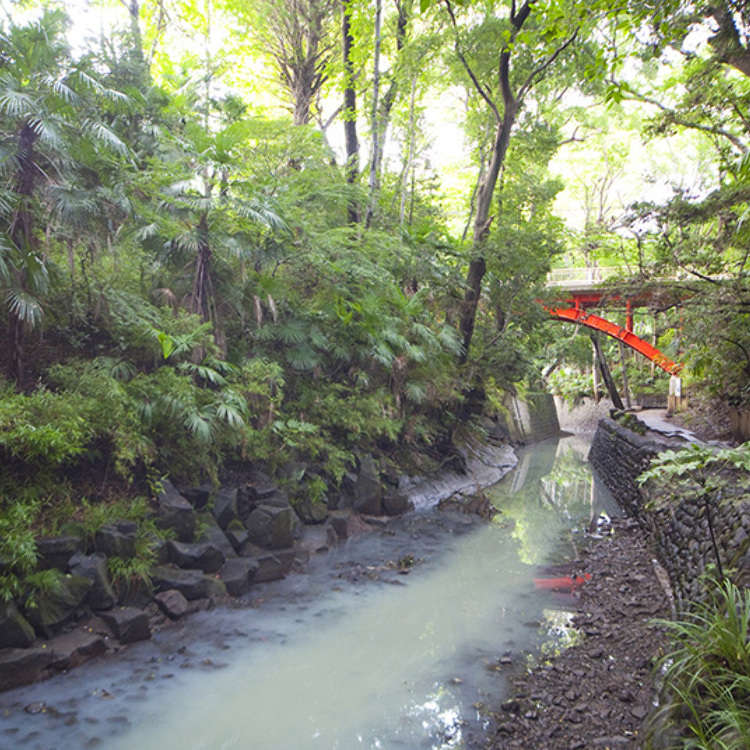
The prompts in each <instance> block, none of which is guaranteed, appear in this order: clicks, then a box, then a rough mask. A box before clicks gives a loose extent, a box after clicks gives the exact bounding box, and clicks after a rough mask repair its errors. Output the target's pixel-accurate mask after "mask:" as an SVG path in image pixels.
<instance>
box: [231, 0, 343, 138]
mask: <svg viewBox="0 0 750 750" xmlns="http://www.w3.org/2000/svg"><path fill="white" fill-rule="evenodd" d="M225 5H226V7H227V8H228V9H229V10H230V11H231V12H232V14H233V15H235V16H238V17H239V18H240V19H242V20H243V22H244V23H245V28H246V29H247V32H248V33H249V34H250V35H251V36H252V37H254V40H255V43H256V45H257V47H258V48H259V49H260V50H261V51H262V52H263V53H264V54H266V55H268V57H270V59H271V60H272V61H273V66H274V68H275V71H276V76H277V78H278V80H279V82H280V83H281V85H282V86H283V88H284V90H285V91H286V92H287V94H288V95H289V99H290V103H291V110H292V117H293V121H294V124H295V125H307V124H308V123H309V122H311V121H312V119H313V115H314V108H315V104H316V101H317V99H318V97H319V96H320V93H321V91H322V89H323V86H324V85H325V83H326V81H327V80H328V68H329V65H330V63H331V61H332V59H333V57H334V55H335V53H336V35H335V33H334V19H335V15H336V9H337V6H338V0H253V2H250V3H245V2H241V3H238V2H231V1H229V2H226V3H225Z"/></svg>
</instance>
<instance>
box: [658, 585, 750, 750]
mask: <svg viewBox="0 0 750 750" xmlns="http://www.w3.org/2000/svg"><path fill="white" fill-rule="evenodd" d="M658 624H659V625H661V626H662V627H663V628H665V629H666V631H667V633H668V634H669V637H670V646H669V648H668V650H667V652H666V653H665V654H664V656H663V657H662V658H661V660H660V662H659V668H660V670H661V671H662V673H663V675H664V693H665V698H666V700H665V702H664V704H663V705H662V707H661V708H660V709H659V711H658V712H657V714H656V715H655V717H653V718H652V720H651V722H650V723H651V727H650V734H651V738H652V739H654V735H655V734H656V733H658V734H659V735H661V737H660V741H659V744H658V746H659V747H666V745H665V744H664V743H663V735H664V729H663V728H664V725H665V723H667V722H668V724H669V725H672V726H675V727H676V729H677V731H678V734H677V736H676V737H674V738H673V740H672V742H671V743H670V744H669V747H670V748H706V749H708V748H722V750H741V748H746V747H747V746H748V744H749V743H750V590H748V589H739V588H738V587H737V586H735V585H734V584H733V583H731V582H730V581H723V582H722V583H721V585H719V584H716V583H714V588H713V594H712V596H711V598H710V600H709V601H708V602H706V603H704V604H699V605H696V606H695V608H694V610H693V611H692V612H689V613H687V614H686V615H684V617H683V618H681V619H679V620H676V621H670V620H667V621H659V623H658ZM647 746H648V747H651V746H652V745H650V744H648V745H647Z"/></svg>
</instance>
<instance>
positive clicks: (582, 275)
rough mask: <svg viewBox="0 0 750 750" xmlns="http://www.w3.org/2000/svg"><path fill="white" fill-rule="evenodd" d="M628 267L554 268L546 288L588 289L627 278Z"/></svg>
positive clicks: (549, 275)
mask: <svg viewBox="0 0 750 750" xmlns="http://www.w3.org/2000/svg"><path fill="white" fill-rule="evenodd" d="M629 273H630V271H629V269H628V267H627V266H591V267H589V268H553V269H552V270H551V271H550V272H549V273H548V274H547V284H546V286H556V287H575V288H578V287H588V286H595V285H596V284H601V282H602V281H606V280H607V279H610V278H612V277H614V276H627V275H628V274H629Z"/></svg>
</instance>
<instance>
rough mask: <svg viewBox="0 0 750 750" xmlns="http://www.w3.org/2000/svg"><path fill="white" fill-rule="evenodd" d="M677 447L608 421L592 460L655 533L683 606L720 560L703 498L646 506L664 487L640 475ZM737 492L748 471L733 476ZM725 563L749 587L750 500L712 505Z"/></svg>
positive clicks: (625, 504)
mask: <svg viewBox="0 0 750 750" xmlns="http://www.w3.org/2000/svg"><path fill="white" fill-rule="evenodd" d="M679 447H684V444H682V445H679V444H678V445H675V441H674V440H666V439H665V440H660V439H655V438H651V437H650V436H642V435H638V434H637V433H635V432H633V431H631V430H629V429H627V428H625V427H623V426H622V425H619V424H617V423H616V422H614V421H613V420H610V419H605V420H602V422H600V424H599V429H598V430H597V432H596V435H595V436H594V442H593V444H592V447H591V452H590V454H589V459H590V460H591V462H592V464H593V465H594V468H595V469H596V471H597V473H598V474H599V475H600V477H601V478H602V480H603V481H604V483H605V484H606V485H607V487H608V488H609V489H610V491H611V492H612V494H613V495H614V496H615V498H616V499H617V501H618V502H619V503H620V505H622V506H623V508H624V509H625V510H626V511H627V512H628V513H629V514H630V515H632V516H634V517H636V518H637V519H638V520H639V521H640V522H641V524H642V525H643V526H644V528H647V529H648V530H649V531H650V532H651V535H652V539H653V542H654V545H655V548H656V553H657V555H658V557H659V558H660V560H661V563H662V564H663V565H664V567H665V568H666V570H667V572H668V573H669V577H670V579H671V581H672V586H673V588H674V591H675V597H676V600H677V605H678V607H679V608H680V609H682V608H684V606H685V604H686V603H688V602H690V601H692V600H696V599H700V598H701V597H702V595H703V593H704V589H703V586H702V583H701V580H700V576H701V574H702V573H703V572H704V571H705V570H706V567H707V566H709V565H712V564H715V557H714V551H713V546H712V543H711V537H710V534H709V528H708V518H707V517H706V512H705V505H704V502H703V501H702V500H701V499H699V498H692V499H685V500H682V501H680V502H678V503H676V504H671V505H670V506H669V507H668V508H665V509H662V510H658V511H656V510H652V509H649V508H648V507H647V506H648V504H649V501H650V500H653V499H655V496H656V493H658V492H659V491H660V490H659V488H657V487H656V486H653V485H646V486H645V487H640V486H639V485H638V484H637V482H636V481H635V480H636V477H637V476H638V474H639V473H640V472H641V471H643V470H644V469H645V468H647V466H648V463H649V461H650V460H651V458H652V457H653V456H655V455H656V454H657V453H660V452H661V451H664V450H667V449H669V448H672V449H674V448H679ZM727 478H728V479H729V484H730V486H733V487H734V488H735V494H739V492H740V491H741V490H742V489H743V488H745V489H747V487H748V483H749V481H750V480H749V479H748V476H747V474H740V473H739V472H736V473H734V474H732V475H728V477H727ZM709 509H710V514H711V521H712V525H713V528H714V534H715V537H716V541H717V547H718V549H719V555H720V558H721V561H722V565H723V567H724V568H725V570H727V571H732V578H733V579H734V580H735V582H736V583H738V584H739V585H744V586H750V502H748V501H746V500H744V501H743V500H737V499H732V498H731V497H729V493H727V499H726V500H725V501H724V502H723V503H721V505H720V506H717V503H716V502H715V501H711V504H710V506H709Z"/></svg>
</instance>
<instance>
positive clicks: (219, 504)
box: [211, 489, 238, 529]
mask: <svg viewBox="0 0 750 750" xmlns="http://www.w3.org/2000/svg"><path fill="white" fill-rule="evenodd" d="M211 513H212V514H213V517H214V518H215V519H216V523H218V524H219V526H220V527H221V528H222V529H226V528H227V526H229V524H230V523H231V522H232V521H233V520H234V519H235V518H237V517H238V516H237V490H236V489H220V490H219V491H218V492H217V493H216V494H215V495H214V498H213V507H212V508H211Z"/></svg>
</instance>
